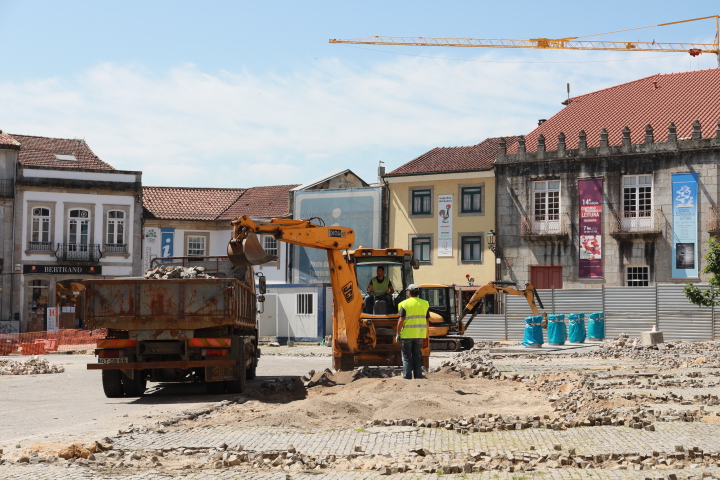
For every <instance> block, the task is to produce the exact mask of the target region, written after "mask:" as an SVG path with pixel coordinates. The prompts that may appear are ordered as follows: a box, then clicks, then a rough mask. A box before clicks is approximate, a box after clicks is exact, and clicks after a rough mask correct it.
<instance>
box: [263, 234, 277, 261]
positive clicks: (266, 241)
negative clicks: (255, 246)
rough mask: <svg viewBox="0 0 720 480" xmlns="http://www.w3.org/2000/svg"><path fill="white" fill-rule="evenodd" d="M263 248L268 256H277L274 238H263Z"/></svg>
mask: <svg viewBox="0 0 720 480" xmlns="http://www.w3.org/2000/svg"><path fill="white" fill-rule="evenodd" d="M263 248H264V249H265V251H266V252H267V253H268V254H269V255H275V256H277V254H278V243H277V240H276V239H275V237H271V236H266V237H264V238H263Z"/></svg>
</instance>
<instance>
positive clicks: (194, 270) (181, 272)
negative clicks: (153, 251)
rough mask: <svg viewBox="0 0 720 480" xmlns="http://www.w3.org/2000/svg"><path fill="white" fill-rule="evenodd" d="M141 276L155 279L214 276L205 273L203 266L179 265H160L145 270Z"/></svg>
mask: <svg viewBox="0 0 720 480" xmlns="http://www.w3.org/2000/svg"><path fill="white" fill-rule="evenodd" d="M143 277H144V278H148V279H157V280H167V279H170V278H216V277H213V276H212V275H208V274H206V273H205V267H201V266H196V267H181V266H179V265H160V266H159V267H156V268H151V269H150V270H148V271H147V272H145V275H143Z"/></svg>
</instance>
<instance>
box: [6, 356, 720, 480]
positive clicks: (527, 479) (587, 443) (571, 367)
mask: <svg viewBox="0 0 720 480" xmlns="http://www.w3.org/2000/svg"><path fill="white" fill-rule="evenodd" d="M278 353H280V352H278ZM282 354H285V352H284V351H283V352H282ZM530 357H532V355H528V356H525V357H517V356H515V357H510V356H508V357H499V358H497V359H494V360H493V363H494V365H495V366H496V367H497V368H498V369H499V370H500V371H501V372H503V373H507V374H511V373H515V374H519V375H524V376H530V375H540V374H543V373H548V374H550V373H552V374H558V373H561V374H572V373H578V374H583V375H587V374H588V372H596V375H595V377H596V382H597V383H598V384H606V385H608V386H609V388H611V389H612V392H613V393H615V394H618V393H622V394H625V393H628V394H630V393H635V394H648V393H652V394H653V395H656V394H662V393H671V392H672V393H674V394H675V395H683V396H684V397H688V398H693V397H694V396H697V395H705V394H707V395H715V396H718V395H720V386H719V385H718V369H717V368H705V369H702V368H695V369H687V368H677V369H664V370H663V375H667V376H668V377H671V378H665V379H666V380H668V381H670V380H673V381H675V380H688V379H692V378H693V374H697V372H702V373H703V376H704V378H701V379H699V380H700V381H699V382H698V383H697V385H698V386H697V388H690V387H688V386H687V385H686V384H683V385H682V386H678V387H672V386H669V387H665V386H657V385H655V386H654V388H653V384H652V383H651V382H652V379H651V378H650V377H649V376H643V375H637V376H633V374H638V373H639V372H641V371H642V372H644V373H647V372H648V371H653V368H652V367H650V368H646V369H643V367H641V366H639V365H636V364H635V363H634V362H633V361H630V360H627V361H624V360H620V359H617V358H608V359H599V358H567V357H556V358H542V359H540V358H530ZM607 373H611V375H607V376H604V375H606V374H607ZM655 382H656V383H657V379H655ZM649 405H650V404H648V406H649ZM697 406H698V404H697V402H696V403H695V405H694V406H692V408H697ZM688 408H690V407H688ZM468 409H469V413H472V406H471V405H469V407H468ZM707 411H708V412H715V411H720V407H712V406H709V407H707ZM654 427H655V428H654V431H649V430H645V429H635V428H629V427H623V426H610V425H604V426H593V427H577V428H568V429H567V430H553V429H545V428H527V429H522V430H494V431H487V432H476V433H461V432H457V431H454V430H446V429H443V428H417V427H413V426H374V427H366V428H359V429H320V428H283V427H241V426H227V425H218V426H212V427H202V426H199V427H196V428H192V429H179V430H171V431H165V430H164V429H161V430H159V431H157V430H155V431H153V430H148V431H144V430H141V431H128V432H127V433H124V434H119V435H118V436H116V437H115V438H113V439H112V442H113V451H120V452H124V453H123V454H124V455H128V456H129V455H130V454H131V452H138V453H140V454H142V455H143V456H148V455H158V456H159V457H160V461H161V462H162V461H163V455H176V456H188V455H189V456H192V457H193V459H197V460H198V462H197V465H201V466H202V468H192V469H190V470H181V469H180V468H179V467H178V468H177V470H175V471H168V469H164V468H162V467H159V468H153V467H146V469H144V470H143V469H138V468H135V469H133V468H127V469H124V468H122V469H119V470H115V471H113V470H111V469H110V468H98V467H97V466H93V465H90V464H88V463H89V462H88V461H77V462H65V461H62V460H61V461H58V462H55V463H36V462H35V461H32V460H31V461H29V463H25V464H18V463H10V462H9V461H6V462H5V463H4V464H0V478H1V479H6V480H37V479H68V480H75V479H107V480H155V479H157V480H166V479H184V480H215V479H258V480H301V479H302V480H305V479H318V480H366V479H367V480H375V479H392V480H401V479H402V480H406V479H407V480H410V479H428V478H431V477H441V478H446V479H461V478H462V479H477V480H485V479H488V480H490V479H492V480H533V479H538V480H540V479H542V480H600V479H612V480H626V479H627V480H635V479H639V480H645V479H652V480H656V479H672V478H677V479H688V478H692V479H702V478H714V479H720V425H718V424H713V423H705V422H700V421H695V422H682V421H673V422H660V421H659V422H655V424H654ZM290 445H292V447H293V448H294V450H296V452H297V454H298V455H307V456H314V457H330V456H337V457H344V458H349V459H351V460H352V459H353V458H355V459H372V458H385V459H392V458H394V457H396V456H405V455H408V454H410V453H411V452H413V451H418V450H424V451H427V452H432V454H433V455H435V456H437V457H438V458H441V459H442V458H448V459H449V458H451V457H452V458H458V457H459V456H462V455H470V456H472V455H475V454H477V452H483V454H484V455H487V456H491V457H492V456H494V455H500V454H504V455H515V456H516V457H517V456H518V455H520V456H523V455H525V456H529V455H534V456H550V455H552V454H553V453H557V451H558V450H561V451H562V452H572V453H567V455H570V456H575V457H577V458H582V457H584V458H589V457H591V456H597V455H615V456H619V457H620V459H619V460H622V458H624V457H630V456H634V455H650V456H655V457H658V456H667V457H672V456H673V455H675V453H676V452H678V451H685V452H688V451H695V452H700V453H699V455H700V457H701V458H702V455H703V452H704V453H705V465H704V466H701V465H699V464H692V463H691V464H686V466H685V468H671V467H672V465H670V467H666V468H660V467H656V468H655V469H642V470H641V469H640V468H642V465H640V464H639V463H635V464H632V463H630V464H626V465H621V464H620V463H622V462H621V461H618V462H617V463H618V464H616V465H614V466H612V467H610V468H568V467H564V468H541V469H536V470H530V471H514V472H513V471H503V470H502V469H497V470H486V471H482V472H472V471H467V470H466V473H445V474H444V473H442V471H440V472H438V471H434V472H425V473H422V472H418V471H414V472H405V473H396V472H397V470H394V471H393V470H389V469H388V470H384V471H382V470H381V471H377V470H368V469H367V468H366V469H363V470H360V468H361V467H360V466H359V465H357V466H356V465H354V464H353V463H352V462H350V463H349V464H347V466H346V468H343V469H336V470H329V469H320V468H319V467H318V468H316V469H314V470H308V471H269V469H267V468H266V469H256V468H252V467H250V466H249V465H248V464H240V465H236V466H227V465H226V464H224V463H223V462H219V463H218V462H215V461H214V460H216V458H217V457H213V453H214V452H215V455H217V452H222V451H224V450H228V451H229V450H232V451H241V450H242V451H244V452H250V453H251V454H253V453H257V454H262V453H264V452H276V453H277V452H282V451H286V450H287V449H288V446H290ZM7 454H8V452H5V455H6V457H5V458H7ZM198 457H200V458H198ZM710 457H711V458H710ZM1 458H3V457H1V456H0V459H1ZM127 458H129V457H127ZM138 458H139V457H138ZM614 458H616V457H614ZM1 461H2V460H0V462H1ZM132 466H133V465H132V464H130V465H127V467H132ZM662 467H665V466H662ZM133 470H134V471H133ZM138 470H141V471H138ZM448 471H452V470H451V469H449V470H448Z"/></svg>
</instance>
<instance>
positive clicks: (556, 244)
mask: <svg viewBox="0 0 720 480" xmlns="http://www.w3.org/2000/svg"><path fill="white" fill-rule="evenodd" d="M585 137H586V136H585V133H584V132H582V131H581V132H580V135H579V139H578V148H577V149H566V148H565V135H564V134H562V133H560V134H559V135H558V150H555V151H546V150H545V139H544V137H543V136H542V135H541V136H540V137H539V139H538V145H537V150H536V151H534V152H527V151H526V145H525V140H524V138H522V137H521V139H520V142H519V148H518V153H514V154H507V153H506V150H505V146H504V143H502V142H501V145H500V148H499V152H498V154H497V157H496V161H495V169H496V180H497V211H496V215H497V219H498V220H497V222H498V236H499V244H500V247H501V248H502V258H503V264H502V267H501V278H502V279H503V280H511V281H516V282H519V283H525V282H529V281H530V271H531V266H535V265H537V266H562V267H563V272H562V275H563V288H593V287H598V286H600V285H602V284H605V285H608V286H619V285H625V284H626V283H625V267H626V266H628V265H648V266H649V267H650V284H651V285H652V284H657V283H684V282H686V281H687V280H684V279H673V278H672V270H671V266H672V264H671V252H672V192H671V188H672V174H673V173H683V172H696V173H698V181H699V184H698V207H699V210H698V241H699V243H700V246H699V247H700V248H699V261H700V270H702V268H703V267H704V255H705V253H706V252H707V241H708V239H709V238H710V236H711V234H714V233H717V231H716V230H717V229H718V227H717V225H715V224H716V223H717V222H716V221H715V207H716V206H717V204H718V199H720V190H719V186H718V185H719V182H718V175H719V174H720V171H719V170H718V166H717V164H718V160H720V123H719V124H718V129H717V133H716V136H715V137H712V138H701V133H700V124H699V122H697V121H696V122H695V123H694V125H693V133H692V136H691V137H690V138H688V139H678V138H677V135H676V133H675V125H674V124H672V123H671V124H670V126H669V127H668V128H667V137H666V140H665V141H655V133H654V130H653V128H652V126H650V125H648V126H647V127H646V131H645V141H644V142H643V143H641V144H631V143H630V130H629V129H628V128H627V127H626V128H625V129H624V131H623V139H622V144H621V145H612V146H611V145H608V141H607V138H608V135H607V131H606V130H605V129H603V130H602V132H601V134H600V145H599V146H598V147H588V146H587V142H586V140H585ZM624 175H652V178H653V190H652V199H653V214H654V221H655V224H654V227H653V228H651V229H646V230H645V231H641V232H620V231H618V230H619V229H618V228H617V227H616V226H617V225H618V223H617V221H616V220H615V218H619V216H621V214H622V208H623V207H622V205H623V204H622V201H623V198H622V196H623V192H622V178H623V176H624ZM581 178H602V179H603V225H602V228H603V245H602V248H603V273H604V278H603V279H592V280H587V279H580V278H578V257H579V253H578V251H579V236H578V217H579V206H578V179H581ZM556 179H559V180H560V181H561V186H560V212H561V217H562V218H563V220H564V223H563V225H564V229H563V232H562V233H561V234H552V235H537V234H535V235H533V234H528V232H527V231H523V228H522V225H523V219H524V218H528V217H529V216H530V214H531V213H532V212H531V209H532V186H533V183H532V182H533V181H537V180H556ZM526 215H527V216H528V217H525V216H526ZM616 216H618V217H616ZM710 224H713V225H714V226H709V225H710ZM706 279H707V276H706V275H704V274H702V273H701V274H700V280H706Z"/></svg>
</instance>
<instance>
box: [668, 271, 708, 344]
mask: <svg viewBox="0 0 720 480" xmlns="http://www.w3.org/2000/svg"><path fill="white" fill-rule="evenodd" d="M683 287H684V286H683V285H658V286H657V291H658V295H657V299H658V330H662V331H663V339H664V340H665V341H668V340H670V341H681V340H682V341H688V342H695V341H704V340H710V339H711V338H712V334H713V321H712V320H713V309H712V308H708V307H699V306H697V305H693V304H691V303H690V302H688V300H687V298H686V297H685V294H684V293H683Z"/></svg>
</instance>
